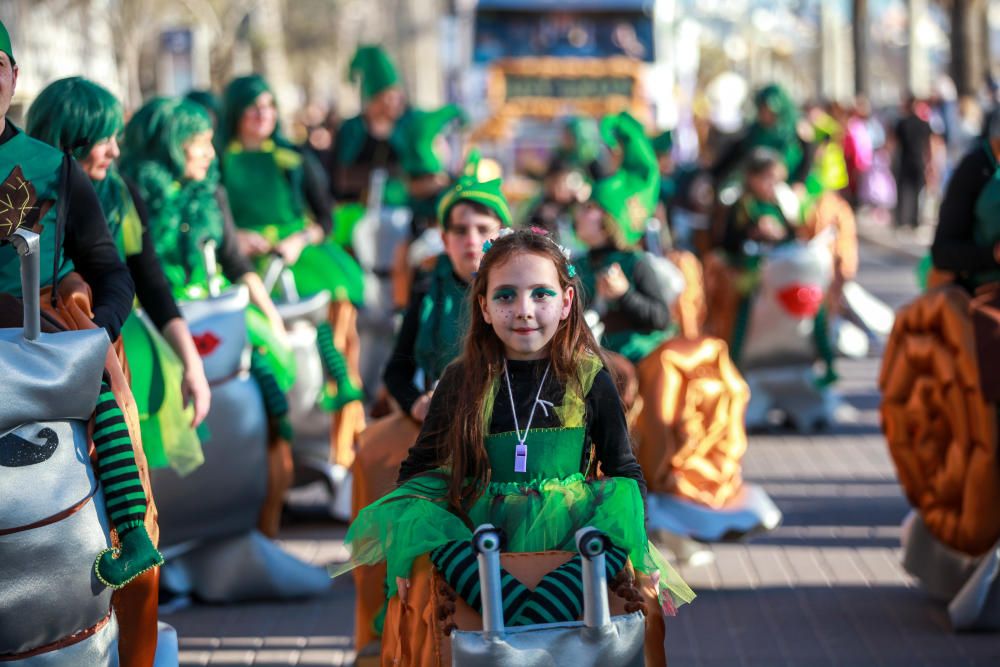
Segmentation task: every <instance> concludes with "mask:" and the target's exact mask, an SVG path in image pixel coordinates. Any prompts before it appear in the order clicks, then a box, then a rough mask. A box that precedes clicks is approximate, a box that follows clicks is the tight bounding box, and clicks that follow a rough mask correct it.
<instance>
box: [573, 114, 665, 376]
mask: <svg viewBox="0 0 1000 667" xmlns="http://www.w3.org/2000/svg"><path fill="white" fill-rule="evenodd" d="M601 129H602V133H603V134H604V135H605V140H606V141H608V143H609V144H613V145H615V146H617V147H618V149H619V150H620V152H621V166H620V168H619V170H618V171H617V172H616V173H615V174H613V175H612V176H609V177H608V178H605V179H602V180H600V181H598V182H597V183H596V184H595V185H594V188H593V191H592V193H591V195H590V198H589V200H588V201H587V202H586V203H585V204H584V205H583V206H582V207H580V209H579V210H578V211H577V215H576V219H575V231H576V236H577V238H578V239H579V240H580V241H581V242H582V243H583V244H584V245H586V246H587V247H588V251H587V254H586V255H585V256H584V257H583V258H582V260H581V261H579V262H577V266H578V268H579V272H580V282H581V284H582V287H583V294H582V297H583V299H584V303H585V304H586V305H587V306H588V307H589V308H592V309H594V310H596V311H597V312H599V313H600V314H601V321H602V323H603V324H604V336H603V338H602V340H601V344H602V345H603V346H604V347H606V348H607V349H609V350H611V351H613V352H617V353H619V354H621V355H622V356H624V357H625V358H627V359H628V360H630V361H632V362H636V361H638V360H640V359H642V358H643V357H645V356H646V355H647V354H649V353H650V352H652V351H653V349H655V348H656V347H657V346H658V345H659V344H660V343H661V342H663V341H664V340H665V339H666V338H667V337H668V331H667V327H668V325H669V324H670V306H669V304H668V303H667V300H666V296H665V294H664V290H663V288H662V285H661V282H660V279H659V277H658V275H657V272H656V270H655V268H654V266H653V264H652V261H651V259H652V258H651V257H650V256H649V255H648V254H647V253H645V252H643V251H641V250H640V249H639V247H638V246H639V242H640V241H641V240H642V238H643V235H644V234H645V232H646V223H647V221H648V220H649V218H651V217H652V215H653V211H654V209H655V206H656V201H657V197H658V195H659V186H660V174H659V170H658V167H657V161H656V154H655V153H654V151H653V147H652V145H651V144H650V142H649V139H648V138H647V137H646V134H645V130H644V129H643V127H642V125H641V124H640V123H639V121H637V120H636V119H635V118H633V117H632V116H631V115H630V114H628V112H621V113H620V114H616V115H611V116H607V117H605V118H604V120H603V121H602V123H601Z"/></svg>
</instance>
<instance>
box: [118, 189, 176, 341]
mask: <svg viewBox="0 0 1000 667" xmlns="http://www.w3.org/2000/svg"><path fill="white" fill-rule="evenodd" d="M125 185H127V186H128V191H129V194H130V195H132V202H133V203H134V204H135V210H136V212H137V213H138V214H139V220H140V221H141V222H142V251H141V252H140V253H138V254H136V255H131V256H129V257H126V258H125V264H126V266H128V270H129V273H130V274H132V280H133V281H134V282H135V294H136V296H137V297H139V303H140V304H141V305H142V308H143V310H145V311H146V314H147V315H149V319H151V320H152V321H153V324H154V325H156V328H157V329H160V330H161V331H162V330H163V327H164V326H166V324H167V322H169V321H170V320H172V319H174V318H175V317H180V316H181V311H180V309H179V308H177V302H176V301H174V295H173V293H172V292H171V289H170V283H169V282H168V281H167V277H166V276H165V275H163V266H162V265H161V264H160V259H159V258H158V257H157V256H156V248H155V246H154V245H153V241H152V239H151V238H150V236H149V211H148V210H147V209H146V202H144V201H143V200H142V195H140V194H139V189H138V188H137V187H136V186H135V184H134V183H132V182H131V181H129V180H128V179H125Z"/></svg>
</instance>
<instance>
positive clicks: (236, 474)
mask: <svg viewBox="0 0 1000 667" xmlns="http://www.w3.org/2000/svg"><path fill="white" fill-rule="evenodd" d="M248 304H249V298H248V296H247V292H246V290H245V288H239V289H234V290H231V291H228V292H226V293H225V294H223V295H222V296H219V297H215V298H211V299H207V300H205V301H193V302H187V303H182V304H181V308H182V310H183V312H184V317H185V319H186V320H187V321H188V326H189V327H190V329H191V334H192V336H193V337H194V339H195V342H196V343H197V344H198V348H199V352H200V353H201V356H202V361H203V362H204V364H205V374H206V376H207V377H208V382H209V384H210V385H211V387H212V408H211V410H210V411H209V413H208V417H207V418H206V419H205V425H204V426H203V427H202V429H201V432H202V433H205V432H207V436H203V437H202V445H203V451H204V454H205V462H204V463H203V464H202V466H201V467H199V468H198V469H197V470H195V471H194V472H192V473H191V474H190V475H188V476H186V477H181V476H180V475H178V474H177V473H176V472H175V471H174V470H172V469H170V468H160V469H157V470H153V471H152V473H151V476H152V480H153V490H154V492H155V496H156V504H157V507H158V508H159V511H160V535H161V538H160V544H161V545H162V546H163V547H164V548H169V547H171V546H176V545H179V544H183V543H185V542H190V541H194V540H202V539H206V538H210V537H213V538H214V537H223V536H227V535H237V534H240V533H246V532H248V531H250V530H253V529H254V528H255V527H256V526H257V519H258V516H259V514H260V510H261V506H262V505H263V503H264V497H265V495H266V493H267V422H266V416H265V412H264V402H263V400H262V399H261V395H260V390H259V389H258V388H257V385H256V383H255V382H254V381H253V379H252V378H251V377H250V373H249V369H250V348H249V344H248V341H247V333H246V322H245V311H246V308H247V305H248Z"/></svg>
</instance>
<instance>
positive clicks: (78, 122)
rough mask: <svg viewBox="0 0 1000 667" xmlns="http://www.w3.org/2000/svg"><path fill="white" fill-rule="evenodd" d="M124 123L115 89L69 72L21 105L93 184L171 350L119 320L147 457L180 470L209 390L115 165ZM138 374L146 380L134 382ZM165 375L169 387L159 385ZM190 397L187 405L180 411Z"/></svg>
mask: <svg viewBox="0 0 1000 667" xmlns="http://www.w3.org/2000/svg"><path fill="white" fill-rule="evenodd" d="M124 126H125V121H124V117H123V114H122V108H121V104H120V103H119V102H118V100H117V99H115V97H114V95H112V94H111V93H110V92H109V91H107V90H106V89H104V88H102V87H101V86H99V85H97V84H96V83H93V82H91V81H88V80H86V79H83V78H81V77H73V78H69V79H61V80H59V81H56V82H54V83H52V84H49V86H47V87H46V88H45V89H44V90H42V92H41V93H39V95H38V97H37V98H36V99H35V101H34V102H33V103H32V105H31V107H30V108H29V109H28V114H27V125H26V130H27V132H28V134H30V135H31V136H33V137H35V138H36V139H39V140H41V141H45V142H46V143H49V144H51V145H53V146H56V147H58V148H60V149H61V150H64V151H68V152H71V153H72V155H73V156H74V157H75V158H76V159H77V160H79V161H80V164H81V166H82V167H83V170H84V171H85V172H86V174H87V176H89V177H90V179H91V182H93V184H94V187H95V188H96V189H97V192H98V196H99V197H100V199H101V207H102V209H103V210H104V214H105V216H106V218H107V221H108V227H109V229H110V230H111V235H112V238H113V239H114V240H115V244H116V245H117V247H118V252H119V254H120V255H121V256H122V258H123V259H124V260H125V263H126V265H127V266H128V268H129V272H130V273H131V275H132V279H133V280H134V281H135V286H136V295H137V296H138V299H139V303H140V304H141V305H142V308H143V310H144V311H145V312H146V314H147V315H148V316H149V319H150V320H151V321H152V323H153V325H154V326H155V327H156V328H157V329H158V330H159V332H160V333H161V334H162V335H163V338H165V339H166V341H167V343H169V345H170V348H171V349H172V350H173V352H174V354H175V355H176V357H174V356H173V355H169V354H163V353H161V352H160V349H159V343H154V341H155V340H156V338H155V337H154V335H153V334H151V333H150V332H148V331H147V330H146V329H145V327H146V325H145V324H143V320H142V319H140V318H138V317H136V316H135V315H133V316H132V317H130V318H129V320H128V321H127V322H126V324H125V328H124V329H123V339H124V341H125V349H126V354H127V356H128V361H129V371H130V374H131V376H132V380H133V394H134V395H135V397H136V400H137V402H138V408H139V414H140V419H141V422H140V423H141V426H142V441H143V447H144V449H145V451H146V456H147V459H148V461H149V462H150V466H151V467H153V468H157V467H163V466H164V465H166V464H167V463H168V462H169V463H170V464H171V465H173V466H174V468H175V469H177V470H178V471H179V472H181V474H185V473H186V472H189V471H190V470H191V469H193V467H194V466H196V465H197V464H198V463H199V462H200V460H201V459H202V457H201V447H200V443H199V442H198V439H197V436H196V435H195V433H194V431H193V428H194V427H197V426H198V425H199V424H200V423H201V422H202V420H204V418H205V415H207V414H208V409H209V404H210V400H211V393H210V390H209V387H208V381H207V380H206V379H205V369H204V366H203V365H202V361H201V356H200V355H199V354H198V349H197V347H196V346H195V343H194V340H193V339H192V337H191V332H190V331H189V330H188V327H187V324H186V323H185V321H184V319H183V317H181V313H180V310H179V309H178V308H177V304H176V303H175V301H174V297H173V294H172V293H171V289H170V284H169V283H168V282H167V280H166V277H165V276H164V275H163V269H162V268H161V267H160V262H159V259H158V258H157V257H156V251H155V249H154V248H153V243H152V241H151V240H150V238H149V230H148V216H147V212H146V207H145V204H144V203H143V202H142V200H141V198H140V197H139V196H138V193H137V192H136V189H135V186H134V185H132V184H131V183H127V182H126V181H125V180H124V179H122V177H121V176H120V175H119V174H118V170H117V166H116V165H115V160H117V158H118V157H119V154H120V153H119V148H118V142H117V136H118V134H119V133H120V132H121V131H122V129H123V128H124ZM154 356H155V361H154ZM177 360H179V361H180V365H179V366H178V363H177ZM154 366H155V367H156V368H158V369H160V370H159V372H158V373H156V374H155V376H154V375H151V372H152V367H154ZM137 374H138V377H141V378H144V379H145V380H144V381H142V382H139V383H137V382H136V379H137ZM167 377H169V378H171V379H172V380H173V384H176V386H173V384H171V383H166V384H165V383H164V380H165V378H167ZM146 380H148V381H146ZM154 380H158V382H154ZM152 385H156V386H152ZM168 385H170V386H168ZM151 391H153V392H157V393H159V392H163V394H162V395H163V398H164V400H162V401H159V403H160V407H159V408H158V409H154V410H153V413H152V414H150V404H151V401H150V400H149V398H150V392H151ZM189 403H190V404H191V407H192V409H191V411H190V414H186V415H185V406H186V405H187V404H189Z"/></svg>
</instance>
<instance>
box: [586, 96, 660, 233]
mask: <svg viewBox="0 0 1000 667" xmlns="http://www.w3.org/2000/svg"><path fill="white" fill-rule="evenodd" d="M601 135H602V136H604V137H605V141H607V142H608V143H609V144H610V145H612V146H618V147H620V148H621V150H622V163H621V167H620V168H619V169H618V171H617V172H616V173H615V174H614V175H612V176H609V177H608V178H605V179H602V180H600V181H598V182H597V183H596V184H595V185H594V190H593V192H592V193H591V195H590V201H592V202H594V203H595V204H597V205H598V206H600V207H601V208H603V209H604V210H605V212H607V213H608V215H610V216H611V217H612V218H613V219H614V221H615V223H616V224H617V226H618V229H619V231H620V232H621V236H622V240H623V241H624V242H625V243H626V245H635V244H636V243H638V242H639V240H640V239H641V238H642V235H643V233H644V232H645V231H646V220H648V219H649V217H650V216H651V215H653V211H654V210H655V209H656V198H657V193H658V192H659V188H660V170H659V166H658V164H657V162H656V153H655V151H654V150H653V145H652V144H651V143H650V141H649V139H648V138H647V137H646V131H645V129H644V128H643V127H642V123H640V122H639V121H637V120H636V119H635V118H633V117H632V115H631V114H629V113H628V112H627V111H622V112H621V113H618V114H614V115H610V116H605V117H604V119H603V120H602V121H601Z"/></svg>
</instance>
